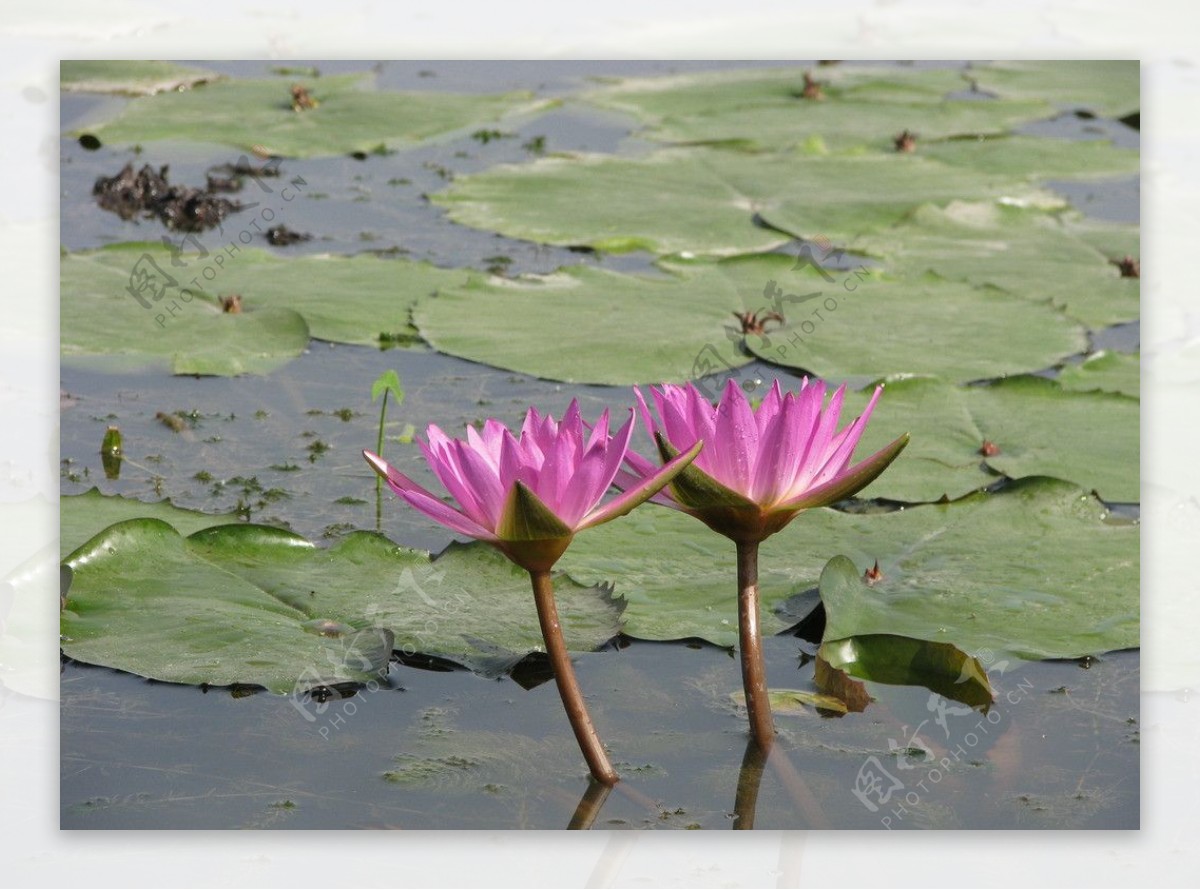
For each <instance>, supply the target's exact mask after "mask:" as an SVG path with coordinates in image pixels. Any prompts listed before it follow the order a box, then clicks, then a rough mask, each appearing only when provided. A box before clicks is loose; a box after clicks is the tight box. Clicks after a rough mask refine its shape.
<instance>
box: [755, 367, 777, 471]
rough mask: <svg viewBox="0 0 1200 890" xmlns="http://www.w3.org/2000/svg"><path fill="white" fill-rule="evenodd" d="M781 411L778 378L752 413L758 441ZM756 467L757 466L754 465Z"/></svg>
mask: <svg viewBox="0 0 1200 890" xmlns="http://www.w3.org/2000/svg"><path fill="white" fill-rule="evenodd" d="M782 409H783V393H782V392H781V391H780V389H779V378H776V379H775V382H774V383H772V384H771V388H770V389H769V390H767V394H766V395H765V396H763V400H762V402H761V403H760V404H759V406H758V410H757V411H755V412H754V422H755V424H756V425H757V426H758V435H759V439H760V440H761V439H762V435H763V431H764V430H765V429H766V428H767V427H768V426H770V424H771V421H772V420H774V419H775V417H776V416H777V415H778V414H779V412H780V411H781V410H782ZM759 454H760V455H761V454H762V447H761V446H760V447H759ZM756 466H757V464H756Z"/></svg>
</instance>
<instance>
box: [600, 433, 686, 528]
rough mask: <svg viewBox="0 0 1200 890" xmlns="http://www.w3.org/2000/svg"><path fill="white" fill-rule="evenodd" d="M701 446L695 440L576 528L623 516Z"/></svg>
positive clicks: (652, 495) (647, 498)
mask: <svg viewBox="0 0 1200 890" xmlns="http://www.w3.org/2000/svg"><path fill="white" fill-rule="evenodd" d="M702 447H703V443H700V442H697V443H696V445H695V446H694V447H693V449H692V450H691V451H686V452H684V453H682V454H680V455H678V456H677V457H675V458H674V459H672V460H670V461H668V462H667V463H666V464H664V465H663V466H662V467H661V468H660V469H659V470H658V472H657V473H655V474H654V475H652V476H648V477H646V478H645V479H642V480H641V481H640V482H639V483H637V484H636V485H634V486H633V487H632V488H629V489H626V490H625V492H624V493H623V494H622V495H621V496H620V497H617V498H614V499H613V500H611V501H609V502H608V503H607V504H605V505H604V506H603V507H599V508H597V509H595V510H593V511H592V512H591V513H589V514H588V515H587V516H586V517H585V518H584V520H583V522H582V523H580V524H579V525H578V526H577V528H579V529H585V528H591V527H592V526H594V525H599V524H600V523H602V522H608V521H609V520H610V519H616V518H617V517H618V516H624V515H625V514H626V513H628V512H629V511H630V510H632V509H633V508H634V507H637V506H639V505H640V504H643V503H645V502H646V501H648V500H651V499H652V498H653V497H654V496H655V495H656V494H658V493H659V492H660V491H661V490H662V488H663V486H665V485H667V483H669V482H670V481H671V479H673V478H674V477H675V476H676V474H678V473H679V471H680V470H682V469H683V468H684V467H686V466H687V465H688V464H689V463H691V462H692V460H693V458H694V457H695V454H696V450H697V449H698V448H702Z"/></svg>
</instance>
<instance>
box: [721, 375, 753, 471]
mask: <svg viewBox="0 0 1200 890" xmlns="http://www.w3.org/2000/svg"><path fill="white" fill-rule="evenodd" d="M710 444H711V446H712V447H713V450H714V452H715V456H714V460H713V462H714V464H715V466H714V467H713V470H714V472H713V474H712V475H713V477H714V478H715V479H716V480H717V481H718V482H721V483H723V484H724V485H726V486H728V487H729V488H731V489H733V490H734V491H736V492H738V493H739V494H747V493H748V492H749V491H750V482H751V480H752V479H753V478H754V477H753V475H752V474H753V472H754V457H755V455H756V454H757V452H758V425H757V424H756V423H755V421H754V413H753V412H752V411H751V410H750V403H749V402H748V401H747V400H746V394H745V393H744V392H742V388H741V387H740V386H738V384H737V382H736V381H735V380H734V379H733V378H732V377H731V378H730V379H729V382H728V383H727V384H726V385H725V392H724V393H722V394H721V402H720V404H718V405H717V417H716V432H715V434H714V437H713V441H712V442H711V443H710Z"/></svg>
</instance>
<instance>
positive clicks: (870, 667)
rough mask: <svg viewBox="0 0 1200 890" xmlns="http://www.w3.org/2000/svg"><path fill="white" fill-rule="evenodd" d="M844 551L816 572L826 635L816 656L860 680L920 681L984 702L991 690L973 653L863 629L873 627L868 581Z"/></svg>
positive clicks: (947, 694)
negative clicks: (867, 631)
mask: <svg viewBox="0 0 1200 890" xmlns="http://www.w3.org/2000/svg"><path fill="white" fill-rule="evenodd" d="M874 583H875V582H868V581H867V580H866V579H864V577H863V575H862V573H860V572H859V570H858V568H857V567H856V566H855V565H854V563H853V562H851V561H850V560H849V559H847V558H846V557H844V556H835V557H834V558H833V559H831V560H829V562H828V564H827V565H826V566H825V568H824V569H823V570H822V571H821V582H820V590H821V602H822V604H823V605H824V607H825V635H824V637H823V638H822V640H821V647H820V649H819V650H818V653H817V655H818V657H819V658H821V659H822V660H824V662H825V663H826V664H827V665H828V666H830V667H832V668H837V669H838V670H841V671H845V672H846V673H848V674H850V675H851V676H853V677H858V678H859V679H861V680H873V681H875V682H877V683H887V684H890V685H893V686H924V687H926V688H928V689H931V690H933V691H934V692H937V693H938V694H940V695H943V696H945V697H946V698H951V699H954V700H955V701H961V702H966V703H967V704H970V705H975V706H984V705H989V704H991V703H992V699H993V698H994V695H993V693H992V687H991V684H990V683H989V682H988V678H987V671H986V670H984V667H983V665H982V664H980V663H979V660H978V659H977V658H974V657H973V656H970V655H968V654H967V653H965V652H963V651H962V650H961V649H959V648H958V647H957V646H954V645H953V644H952V643H945V642H931V641H929V640H923V639H914V638H912V637H903V636H897V635H896V634H891V633H863V632H861V631H860V628H867V627H875V626H877V623H876V622H875V621H874V620H873V616H871V614H870V613H871V611H872V610H873V609H874V608H875V606H876V599H875V597H874V596H873V595H872V592H871V591H872V585H873V584H874Z"/></svg>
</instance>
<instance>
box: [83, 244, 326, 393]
mask: <svg viewBox="0 0 1200 890" xmlns="http://www.w3.org/2000/svg"><path fill="white" fill-rule="evenodd" d="M156 250H159V251H161V250H162V248H161V247H160V248H154V247H153V246H148V245H144V244H125V245H121V246H120V247H113V248H107V249H105V250H101V251H93V252H90V253H86V254H69V255H67V256H64V257H63V259H62V262H61V265H60V295H61V297H60V304H61V313H60V318H61V321H60V347H61V349H62V354H63V357H64V358H65V359H68V360H70V359H84V358H91V359H93V360H95V359H96V358H97V357H106V359H107V360H106V361H104V362H95V363H102V364H104V365H105V366H108V367H114V366H115V367H121V368H138V367H146V366H166V367H168V368H170V370H171V371H172V372H173V373H175V374H212V375H220V376H235V375H237V374H247V373H249V374H265V373H267V372H269V371H271V370H274V369H275V368H277V367H279V366H281V365H283V364H286V363H287V362H288V361H290V360H291V359H293V358H295V357H296V356H297V355H299V354H300V353H301V352H303V351H304V349H305V348H306V347H307V346H308V341H309V330H308V326H307V325H306V324H305V322H304V318H303V317H302V316H301V315H299V314H298V313H296V312H294V311H293V310H291V309H284V308H263V309H261V310H259V311H253V312H241V313H227V312H223V311H222V310H221V306H220V304H219V302H218V301H217V300H216V299H215V298H214V297H212V296H210V295H208V294H206V293H204V292H203V291H196V290H192V289H190V288H188V281H185V280H183V279H182V278H181V277H178V274H179V273H176V272H174V271H173V270H172V267H171V265H170V263H169V262H163V263H159V262H158V261H157V260H155V259H154V257H155V251H156ZM159 256H160V257H161V254H159ZM196 274H197V276H198V274H199V270H197V272H196ZM147 280H149V281H151V282H153V284H152V286H151V287H150V288H149V289H146V288H144V287H142V283H144V282H145V281H147ZM130 288H133V289H135V290H137V291H138V292H139V293H140V294H141V296H140V297H138V296H135V295H134V294H133V293H131V291H130ZM156 295H157V296H158V299H157V300H156V299H155V296H156ZM143 301H144V305H143Z"/></svg>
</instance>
